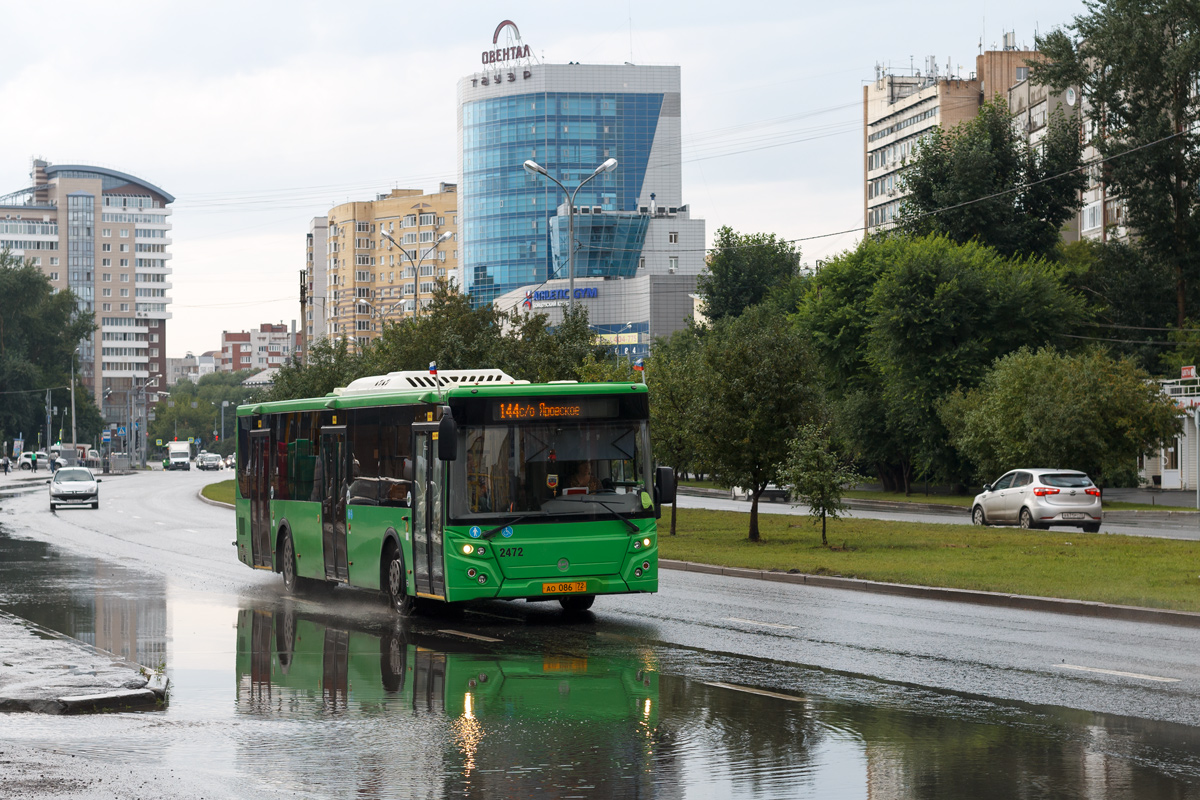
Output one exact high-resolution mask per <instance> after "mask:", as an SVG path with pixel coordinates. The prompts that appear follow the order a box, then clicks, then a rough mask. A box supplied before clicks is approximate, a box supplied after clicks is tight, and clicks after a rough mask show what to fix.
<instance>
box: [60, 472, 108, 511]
mask: <svg viewBox="0 0 1200 800" xmlns="http://www.w3.org/2000/svg"><path fill="white" fill-rule="evenodd" d="M87 504H91V506H92V508H99V507H100V479H99V478H97V477H96V476H95V475H93V474H92V471H91V470H90V469H88V468H87V467H63V468H62V469H60V470H59V471H58V472H56V473H54V479H53V480H51V481H50V510H51V511H53V510H54V509H55V508H57V507H58V506H65V505H87Z"/></svg>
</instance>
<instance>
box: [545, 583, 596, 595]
mask: <svg viewBox="0 0 1200 800" xmlns="http://www.w3.org/2000/svg"><path fill="white" fill-rule="evenodd" d="M586 591H587V581H567V582H566V583H543V584H542V594H572V593H573V592H586Z"/></svg>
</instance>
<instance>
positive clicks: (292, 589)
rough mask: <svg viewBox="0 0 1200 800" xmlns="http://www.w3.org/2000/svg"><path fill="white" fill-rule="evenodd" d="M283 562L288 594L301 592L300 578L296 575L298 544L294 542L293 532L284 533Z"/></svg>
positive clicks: (285, 587)
mask: <svg viewBox="0 0 1200 800" xmlns="http://www.w3.org/2000/svg"><path fill="white" fill-rule="evenodd" d="M280 560H281V561H282V562H283V563H282V565H281V566H282V567H283V588H284V589H286V590H287V593H288V594H299V593H300V579H299V578H298V577H297V575H296V546H295V545H294V544H292V534H291V533H285V534H284V535H283V554H282V555H281V556H280Z"/></svg>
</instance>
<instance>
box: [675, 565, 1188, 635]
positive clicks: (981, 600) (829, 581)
mask: <svg viewBox="0 0 1200 800" xmlns="http://www.w3.org/2000/svg"><path fill="white" fill-rule="evenodd" d="M658 564H659V566H660V567H662V568H663V569H675V570H682V571H684V572H698V573H701V574H705V575H725V576H728V577H731V578H749V579H751V580H760V581H775V582H778V583H795V584H802V585H804V586H818V587H822V588H828V589H851V590H854V591H858V592H871V593H873V594H890V595H895V596H898V597H918V598H922V599H926V600H948V601H951V602H956V603H974V604H976V605H985V606H995V607H998V608H1015V609H1021V610H1024V611H1048V612H1050V613H1052V614H1074V615H1076V616H1082V617H1095V618H1097V619H1116V620H1124V621H1127V622H1155V623H1159V624H1162V625H1180V626H1183V627H1189V628H1200V613H1196V612H1193V611H1170V610H1167V609H1158V608H1142V607H1141V606H1119V605H1111V604H1109V603H1097V602H1092V601H1088V600H1063V599H1060V598H1056V597H1033V596H1029V595H1020V594H1004V593H1002V592H981V591H975V590H972V589H942V588H937V587H932V586H912V585H910V584H904V583H882V582H880V581H865V580H860V579H858V578H842V577H839V576H834V575H807V574H804V573H795V572H775V571H772V570H762V569H744V568H740V567H720V566H716V565H713V564H697V563H694V562H691V561H674V560H671V559H665V558H660V559H659V560H658Z"/></svg>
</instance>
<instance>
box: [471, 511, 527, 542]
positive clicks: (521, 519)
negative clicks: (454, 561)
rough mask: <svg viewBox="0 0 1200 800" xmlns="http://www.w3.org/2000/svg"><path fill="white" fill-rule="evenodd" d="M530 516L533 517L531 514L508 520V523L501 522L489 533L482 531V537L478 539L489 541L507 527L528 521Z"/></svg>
mask: <svg viewBox="0 0 1200 800" xmlns="http://www.w3.org/2000/svg"><path fill="white" fill-rule="evenodd" d="M531 516H533V515H532V514H522V515H521V516H519V517H517V518H516V519H513V520H509V521H508V522H502V523H500V524H499V525H497V526H496V527H494V528H492V529H491V530H490V531H484V532H483V535H482V536H480V537H479V538H480V539H490V538H492V537H493V536H495V535H496V534H497V533H499V532H500V531H502V530H504V529H505V528H507V527H508V526H509V525H516V524H517V523H518V522H524V521H525V520H527V519H529V518H530V517H531Z"/></svg>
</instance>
